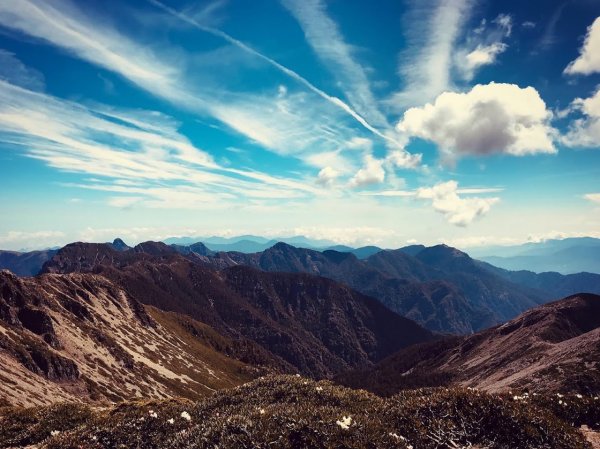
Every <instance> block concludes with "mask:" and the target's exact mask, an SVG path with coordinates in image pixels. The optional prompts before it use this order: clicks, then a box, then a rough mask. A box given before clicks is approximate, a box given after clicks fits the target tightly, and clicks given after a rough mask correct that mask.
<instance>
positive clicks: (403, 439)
mask: <svg viewBox="0 0 600 449" xmlns="http://www.w3.org/2000/svg"><path fill="white" fill-rule="evenodd" d="M390 436H391V437H394V438H396V439H397V440H402V441H406V438H404V437H403V436H402V435H398V434H397V433H395V432H390Z"/></svg>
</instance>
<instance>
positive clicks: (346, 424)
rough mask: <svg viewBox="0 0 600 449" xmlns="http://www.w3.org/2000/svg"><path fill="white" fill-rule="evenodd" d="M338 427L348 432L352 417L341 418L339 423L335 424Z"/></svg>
mask: <svg viewBox="0 0 600 449" xmlns="http://www.w3.org/2000/svg"><path fill="white" fill-rule="evenodd" d="M335 423H336V424H337V425H338V426H340V427H341V428H342V429H344V430H348V429H349V428H350V426H351V425H352V417H351V416H342V419H341V420H340V421H336V422H335Z"/></svg>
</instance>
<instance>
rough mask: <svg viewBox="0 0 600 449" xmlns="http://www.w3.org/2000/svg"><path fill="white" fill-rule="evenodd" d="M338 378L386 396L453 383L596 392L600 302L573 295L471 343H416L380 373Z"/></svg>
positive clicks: (599, 375)
mask: <svg viewBox="0 0 600 449" xmlns="http://www.w3.org/2000/svg"><path fill="white" fill-rule="evenodd" d="M338 380H339V381H341V382H342V383H344V384H346V385H350V386H353V387H358V388H366V389H369V390H372V391H375V392H378V393H381V394H393V393H395V392H396V391H398V390H400V389H404V388H410V387H414V386H423V385H426V386H436V385H448V384H461V385H464V386H471V387H476V388H481V389H485V390H489V391H508V390H510V389H529V390H533V391H540V390H543V391H561V392H578V393H583V394H592V395H593V394H597V392H598V391H599V390H600V296H598V295H591V294H580V295H575V296H571V297H569V298H565V299H563V300H560V301H556V302H553V303H550V304H546V305H544V306H541V307H538V308H535V309H533V310H530V311H528V312H525V313H524V314H522V315H520V316H519V317H517V318H515V319H514V320H511V321H509V322H507V323H505V324H503V325H501V326H498V327H495V328H492V329H488V330H486V331H483V332H480V333H478V334H475V335H472V336H469V337H452V338H449V339H444V340H440V341H436V342H433V343H426V344H423V345H416V346H414V347H411V348H408V349H406V350H403V351H400V352H399V353H397V354H395V355H393V356H391V357H389V358H388V359H386V360H384V361H383V362H381V363H380V364H378V365H377V366H376V367H375V368H374V369H368V370H364V371H355V372H351V373H346V374H344V375H341V376H340V377H339V378H338Z"/></svg>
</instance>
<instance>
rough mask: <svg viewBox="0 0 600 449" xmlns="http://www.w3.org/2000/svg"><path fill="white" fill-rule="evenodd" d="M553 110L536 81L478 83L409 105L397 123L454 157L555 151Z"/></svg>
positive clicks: (400, 129)
mask: <svg viewBox="0 0 600 449" xmlns="http://www.w3.org/2000/svg"><path fill="white" fill-rule="evenodd" d="M550 118H551V112H550V111H549V110H548V109H547V108H546V104H545V103H544V101H543V100H542V99H541V97H540V95H539V93H538V92H537V90H536V89H534V88H533V87H526V88H521V87H519V86H517V85H515V84H501V83H493V82H492V83H490V84H485V85H482V84H479V85H476V86H475V87H473V88H472V89H471V90H470V91H469V92H466V93H456V92H444V93H442V94H440V95H439V96H438V97H437V98H436V99H435V101H434V102H433V103H428V104H426V105H425V106H423V107H419V108H411V109H409V110H407V111H406V112H405V113H404V116H403V117H402V119H401V120H400V121H399V122H398V124H397V126H396V129H397V130H398V131H399V132H400V133H404V134H406V135H407V136H408V137H419V138H422V139H425V140H429V141H431V142H434V143H435V144H437V145H438V147H439V149H440V151H441V152H442V153H443V154H444V156H445V157H446V158H447V159H449V160H453V159H455V158H457V157H459V156H462V155H487V154H493V153H507V154H511V155H515V156H522V155H525V154H534V153H555V152H556V149H555V147H554V144H553V142H552V136H553V134H554V130H553V129H552V128H551V127H550V125H549V124H548V122H549V120H550Z"/></svg>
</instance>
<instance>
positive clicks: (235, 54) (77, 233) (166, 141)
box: [0, 0, 600, 249]
mask: <svg viewBox="0 0 600 449" xmlns="http://www.w3.org/2000/svg"><path fill="white" fill-rule="evenodd" d="M599 16H600V3H598V2H597V1H595V0H573V1H538V0H535V1H530V2H522V1H520V2H515V1H502V2H500V1H491V0H487V1H484V0H480V1H476V0H412V1H411V0H405V1H402V0H393V1H392V0H389V1H387V0H380V1H378V2H375V3H374V2H365V1H354V0H352V1H351V0H347V1H341V0H330V1H325V0H254V1H250V0H237V1H233V0H229V1H228V0H215V1H196V2H190V1H185V2H179V1H174V0H164V1H162V0H161V1H158V0H139V1H128V2H124V1H102V2H99V1H98V2H94V1H86V2H69V1H67V0H56V1H52V2H47V1H42V0H39V1H35V0H19V1H18V2H14V1H8V0H6V1H4V0H0V200H1V202H2V206H3V207H2V211H3V213H2V220H0V247H2V248H8V249H19V248H26V247H44V246H52V245H56V244H63V243H66V242H69V241H74V240H89V241H105V240H110V239H112V238H114V237H116V236H121V237H123V238H124V239H125V240H127V241H129V242H131V243H134V242H137V241H141V240H146V239H162V238H166V237H168V236H177V235H213V234H214V235H235V234H247V233H253V234H261V235H266V236H269V237H271V236H288V235H297V234H302V235H307V236H309V237H314V238H328V239H331V240H334V241H338V242H340V243H345V244H351V245H361V244H378V245H382V246H387V247H398V246H403V245H405V244H407V243H412V242H415V241H418V242H423V243H426V244H432V243H437V242H442V241H443V242H446V243H449V244H453V245H457V246H460V247H464V248H468V247H470V246H476V245H486V244H502V243H505V244H511V243H518V242H523V241H528V240H536V239H543V238H549V237H557V236H576V235H593V236H600V182H599V179H600V151H599V149H600V144H599V142H600V91H599V90H598V89H599V88H598V85H600V19H598V17H599Z"/></svg>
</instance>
